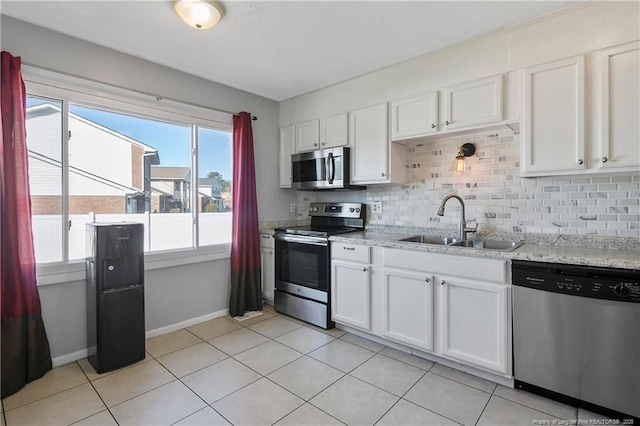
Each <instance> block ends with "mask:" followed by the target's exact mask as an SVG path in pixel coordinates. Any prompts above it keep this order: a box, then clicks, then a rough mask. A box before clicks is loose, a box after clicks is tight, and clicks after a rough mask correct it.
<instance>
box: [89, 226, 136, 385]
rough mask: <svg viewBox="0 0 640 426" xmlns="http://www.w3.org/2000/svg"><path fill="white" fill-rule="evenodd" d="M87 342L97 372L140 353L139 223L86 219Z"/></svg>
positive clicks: (129, 361) (125, 362) (126, 362)
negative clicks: (88, 221) (97, 221)
mask: <svg viewBox="0 0 640 426" xmlns="http://www.w3.org/2000/svg"><path fill="white" fill-rule="evenodd" d="M86 241H87V260H86V270H87V344H88V347H89V362H90V363H91V365H93V368H94V369H95V370H96V372H97V373H104V372H106V371H111V370H116V369H118V368H122V367H125V366H127V365H130V364H133V363H135V362H137V361H140V360H142V359H144V357H145V328H144V226H143V225H142V224H141V223H125V222H121V223H88V224H87V240H86Z"/></svg>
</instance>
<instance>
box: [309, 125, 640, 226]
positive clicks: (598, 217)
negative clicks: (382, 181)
mask: <svg viewBox="0 0 640 426" xmlns="http://www.w3.org/2000/svg"><path fill="white" fill-rule="evenodd" d="M519 139H520V137H519V135H518V134H514V132H512V131H510V130H503V131H500V132H496V131H493V132H484V133H477V134H473V135H465V136H457V137H450V138H443V139H438V140H434V141H430V142H427V143H421V144H415V145H409V146H408V147H407V164H406V168H407V170H406V172H407V183H406V184H403V185H370V186H368V187H367V190H366V191H363V192H364V193H365V194H362V193H360V194H356V193H352V194H351V198H352V199H353V201H360V202H365V203H367V204H370V203H372V202H375V201H382V212H381V213H380V214H371V216H370V219H369V224H370V225H393V226H409V227H451V226H452V225H455V224H457V223H459V221H460V212H461V208H460V204H459V203H458V202H457V201H456V200H450V201H449V202H447V205H446V209H445V214H444V216H443V217H440V216H437V215H436V212H437V211H438V207H439V206H440V202H441V200H442V199H443V198H444V197H445V196H446V195H448V194H458V195H460V196H461V197H462V198H463V199H464V200H465V206H466V217H467V220H470V219H476V220H477V223H478V229H479V230H482V231H495V232H527V233H549V234H573V235H600V236H609V237H615V236H620V237H636V238H637V237H640V201H639V200H640V172H638V173H625V174H607V175H604V174H603V175H589V176H560V177H543V178H521V177H520V171H519V161H520V157H519V142H520V141H519ZM467 142H471V143H473V144H474V145H475V146H476V153H475V155H473V156H471V157H468V158H467V164H468V168H469V172H468V175H467V176H456V175H454V174H453V172H452V171H451V168H452V164H453V160H454V158H455V156H456V154H457V152H458V147H459V146H461V145H462V144H464V143H467ZM334 194H335V195H332V194H331V193H308V192H299V193H298V204H299V210H298V211H299V212H300V214H299V216H306V209H307V208H308V203H309V202H310V201H314V200H315V199H318V200H319V201H330V200H334V199H336V198H337V199H338V201H347V200H349V199H350V198H349V194H346V193H341V194H339V196H338V193H334ZM363 197H364V199H363Z"/></svg>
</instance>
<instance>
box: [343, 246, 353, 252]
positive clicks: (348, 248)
mask: <svg viewBox="0 0 640 426" xmlns="http://www.w3.org/2000/svg"><path fill="white" fill-rule="evenodd" d="M342 249H343V250H351V251H353V250H355V249H356V248H355V247H344V246H342Z"/></svg>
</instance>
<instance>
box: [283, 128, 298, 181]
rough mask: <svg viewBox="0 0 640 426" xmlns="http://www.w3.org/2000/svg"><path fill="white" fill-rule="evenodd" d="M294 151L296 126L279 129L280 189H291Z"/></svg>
mask: <svg viewBox="0 0 640 426" xmlns="http://www.w3.org/2000/svg"><path fill="white" fill-rule="evenodd" d="M295 149H296V126H295V125H293V124H292V125H291V126H286V127H282V128H280V188H291V155H292V154H293V153H294V152H295Z"/></svg>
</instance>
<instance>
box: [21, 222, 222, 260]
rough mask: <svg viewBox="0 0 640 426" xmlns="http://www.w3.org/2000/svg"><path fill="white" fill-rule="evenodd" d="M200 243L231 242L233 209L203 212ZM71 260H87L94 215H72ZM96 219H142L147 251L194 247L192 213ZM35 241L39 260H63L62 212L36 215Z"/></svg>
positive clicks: (70, 233)
mask: <svg viewBox="0 0 640 426" xmlns="http://www.w3.org/2000/svg"><path fill="white" fill-rule="evenodd" d="M198 217H199V222H200V230H199V245H200V246H207V245H213V244H223V243H228V242H230V241H231V212H224V213H200V214H199V216H198ZM69 220H70V221H71V228H70V229H69V259H71V260H73V259H83V258H84V257H85V253H86V247H85V235H86V226H85V225H86V224H87V223H90V222H93V221H94V215H93V214H81V215H70V216H69ZM95 221H96V222H123V221H126V222H139V223H142V224H144V235H145V244H144V250H145V252H148V251H163V250H172V249H181V248H190V247H193V245H194V244H193V228H194V227H193V225H192V217H191V213H162V214H146V213H143V214H96V215H95ZM32 223H33V240H34V244H35V252H36V260H37V262H38V263H45V262H56V261H60V260H62V220H61V218H60V216H59V215H35V216H33V217H32Z"/></svg>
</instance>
